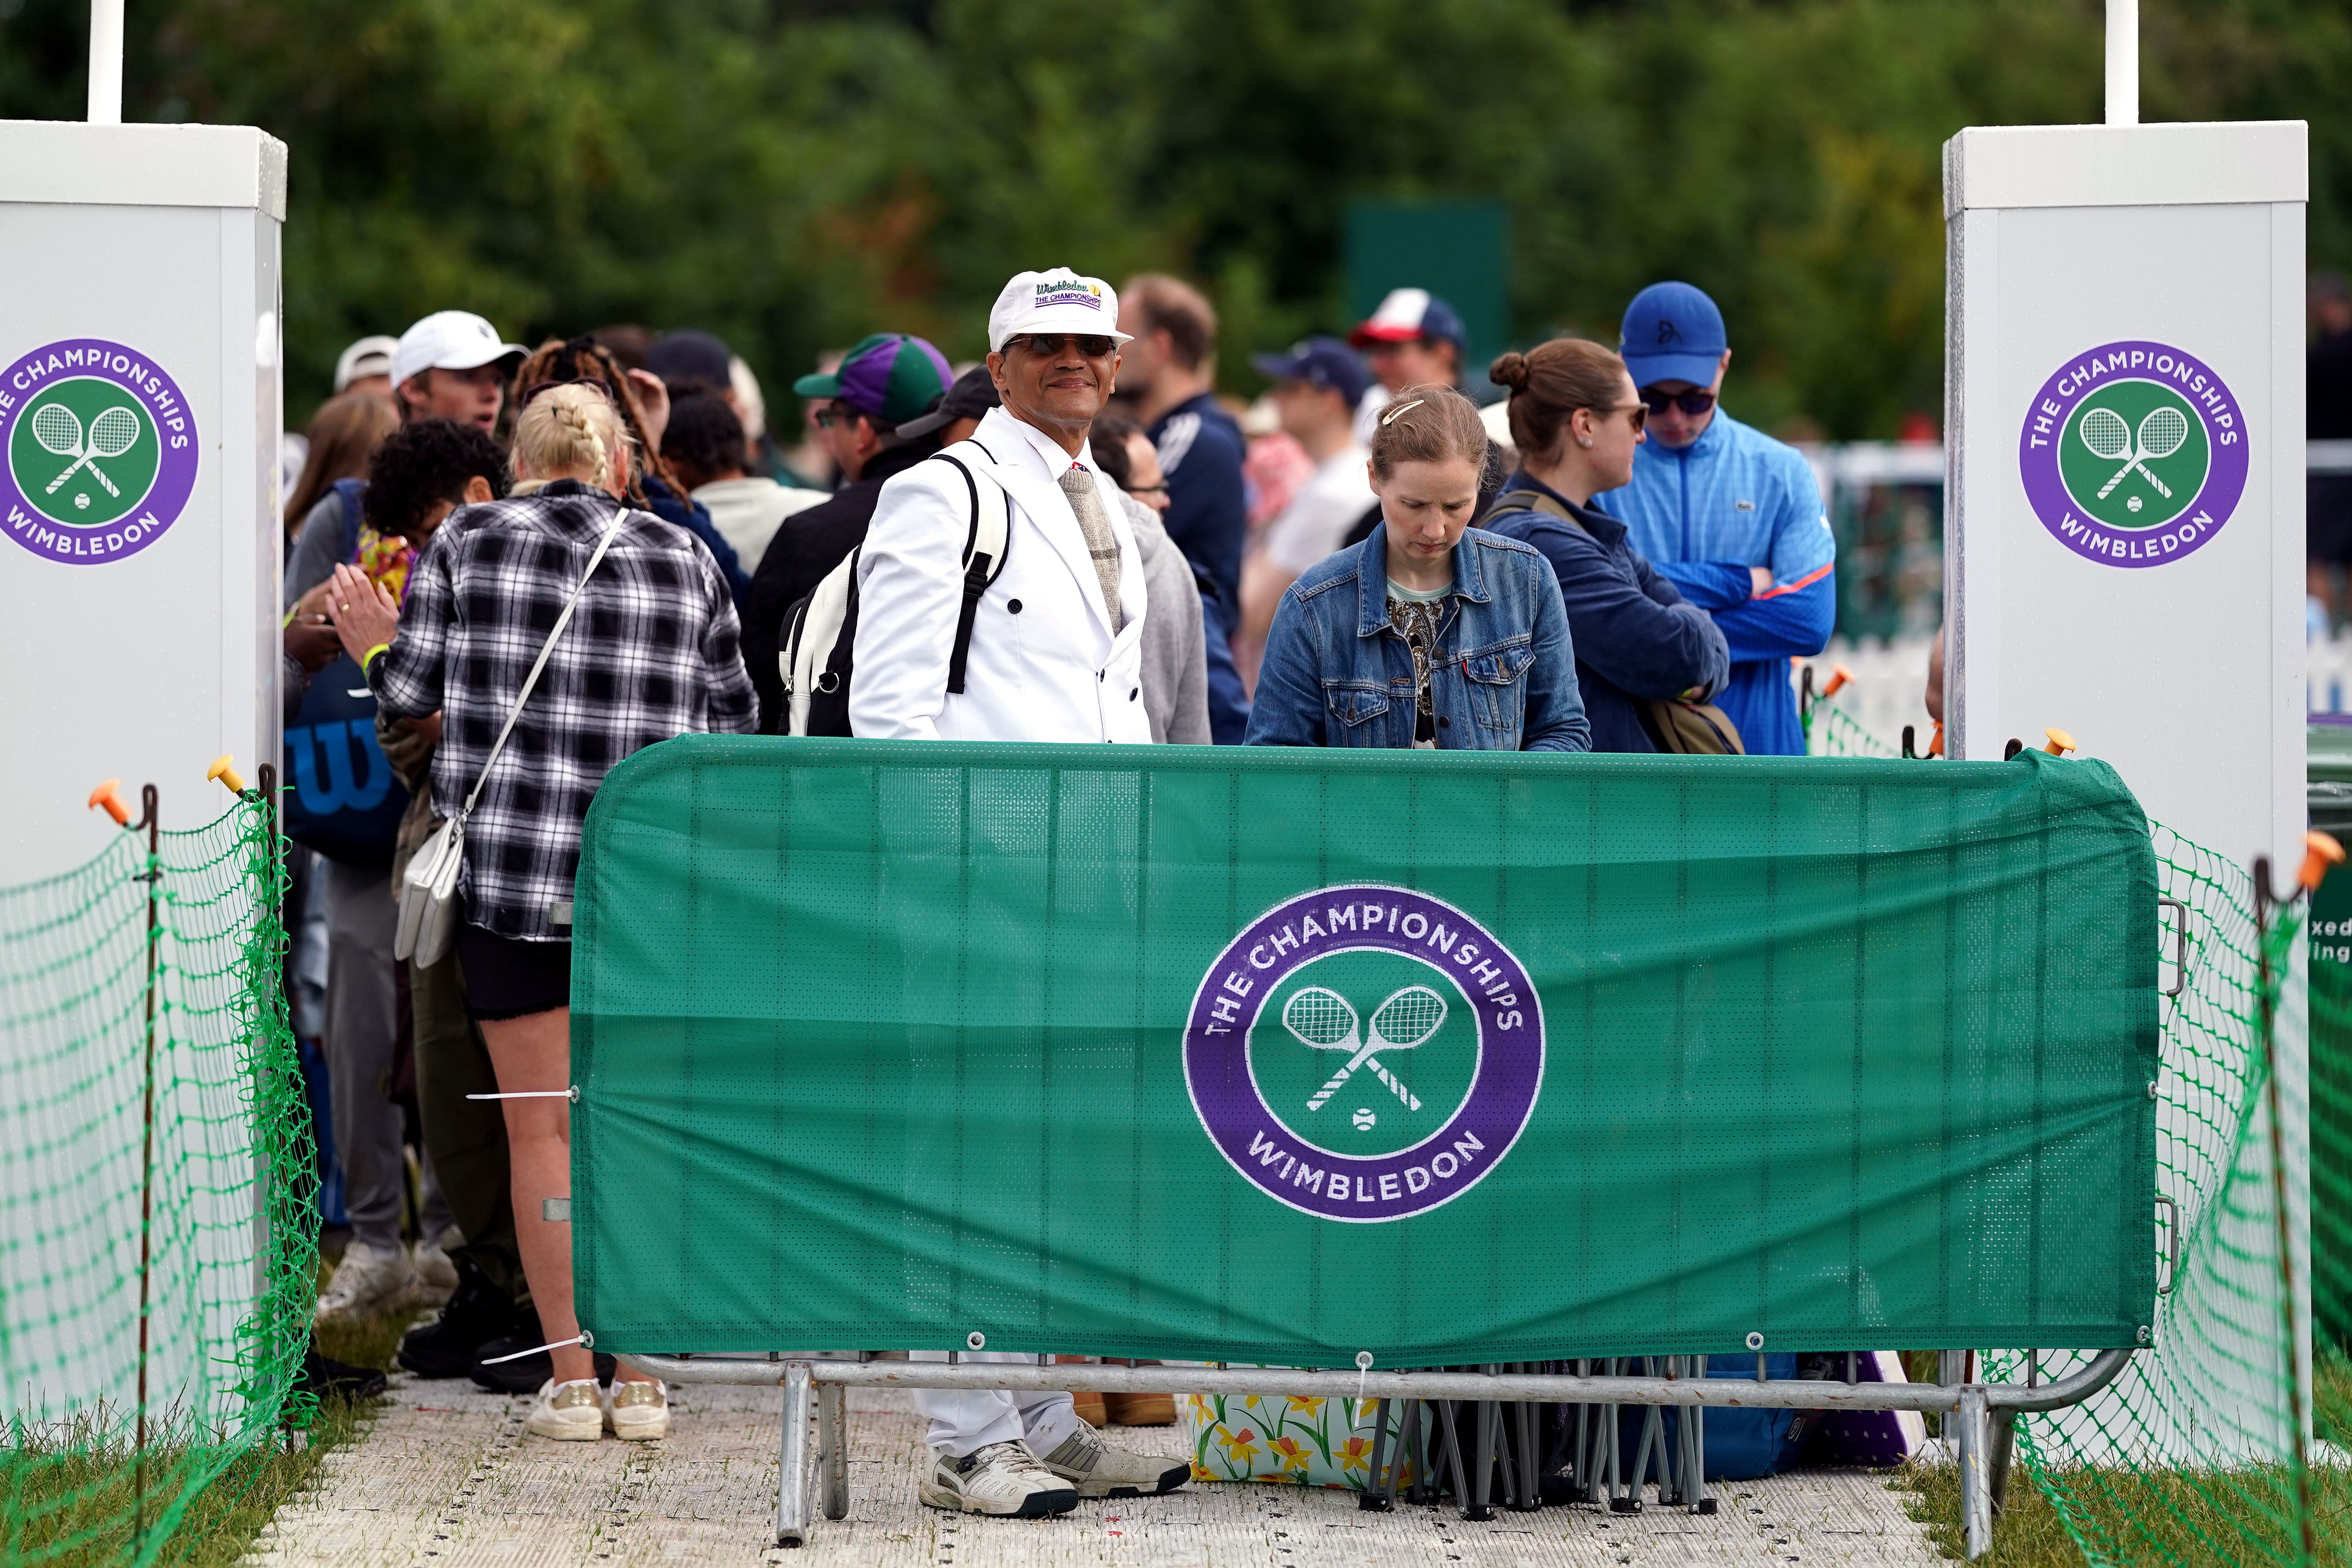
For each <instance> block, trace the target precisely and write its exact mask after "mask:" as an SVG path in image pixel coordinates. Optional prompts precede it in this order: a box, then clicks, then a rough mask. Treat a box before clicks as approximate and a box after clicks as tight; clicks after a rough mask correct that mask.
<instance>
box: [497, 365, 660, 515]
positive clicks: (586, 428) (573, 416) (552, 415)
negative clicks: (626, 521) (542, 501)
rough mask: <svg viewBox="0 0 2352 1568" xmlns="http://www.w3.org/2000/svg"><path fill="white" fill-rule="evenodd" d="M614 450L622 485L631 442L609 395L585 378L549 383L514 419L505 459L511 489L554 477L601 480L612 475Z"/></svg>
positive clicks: (519, 491)
mask: <svg viewBox="0 0 2352 1568" xmlns="http://www.w3.org/2000/svg"><path fill="white" fill-rule="evenodd" d="M615 452H617V453H619V454H620V455H621V459H622V482H623V486H624V488H626V486H627V483H628V479H629V470H630V468H631V466H632V465H631V462H630V458H632V456H633V452H632V443H631V442H630V440H629V433H628V431H627V429H626V428H625V426H623V425H622V423H621V416H620V413H619V411H618V410H616V409H615V408H614V406H613V402H612V399H610V398H608V397H606V396H605V395H604V393H603V391H602V390H600V389H599V388H597V387H595V386H593V385H589V384H585V383H576V384H568V385H563V386H551V387H549V388H548V389H547V390H546V391H545V392H542V393H541V394H540V395H538V396H537V397H534V398H532V399H531V400H530V406H529V407H527V408H525V409H524V410H523V411H522V417H521V418H520V419H518V420H516V421H515V433H514V450H513V454H512V457H511V459H510V461H511V464H512V467H513V470H514V475H515V479H516V480H517V481H518V482H517V483H516V485H515V487H514V489H513V491H512V492H511V493H513V494H515V495H529V494H530V493H531V491H533V490H536V489H540V488H541V487H542V486H544V485H547V484H549V483H551V482H552V481H553V480H556V479H579V480H582V481H583V482H584V483H587V484H592V485H602V484H604V481H605V480H606V479H608V478H609V477H610V475H611V468H612V462H613V455H614V453H615ZM525 474H528V475H530V478H528V479H525V478H524V475H525Z"/></svg>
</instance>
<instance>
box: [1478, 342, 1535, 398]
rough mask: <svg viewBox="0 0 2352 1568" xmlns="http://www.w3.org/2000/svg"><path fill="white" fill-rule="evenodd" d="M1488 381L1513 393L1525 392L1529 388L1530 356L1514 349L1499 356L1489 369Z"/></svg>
mask: <svg viewBox="0 0 2352 1568" xmlns="http://www.w3.org/2000/svg"><path fill="white" fill-rule="evenodd" d="M1486 379H1487V380H1488V381H1491V382H1493V383H1494V384H1496V386H1507V387H1509V388H1510V389H1511V390H1512V391H1513V392H1524V391H1526V390H1527V386H1528V356H1527V355H1525V354H1523V353H1519V352H1518V351H1517V350H1516V349H1514V350H1512V351H1511V352H1509V353H1503V354H1497V355H1496V357H1495V363H1493V364H1492V365H1490V366H1488V367H1487V370H1486Z"/></svg>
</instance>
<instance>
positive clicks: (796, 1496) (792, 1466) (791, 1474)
mask: <svg viewBox="0 0 2352 1568" xmlns="http://www.w3.org/2000/svg"><path fill="white" fill-rule="evenodd" d="M810 1392H811V1385H810V1380H809V1364H808V1363H806V1362H804V1361H803V1362H789V1363H785V1366H784V1436H783V1448H782V1454H781V1455H780V1456H779V1460H780V1464H779V1468H780V1470H781V1472H782V1473H781V1474H780V1475H779V1476H778V1477H777V1479H776V1544H777V1545H779V1546H805V1545H807V1544H808V1538H809V1506H808V1505H809V1436H808V1429H809V1403H810Z"/></svg>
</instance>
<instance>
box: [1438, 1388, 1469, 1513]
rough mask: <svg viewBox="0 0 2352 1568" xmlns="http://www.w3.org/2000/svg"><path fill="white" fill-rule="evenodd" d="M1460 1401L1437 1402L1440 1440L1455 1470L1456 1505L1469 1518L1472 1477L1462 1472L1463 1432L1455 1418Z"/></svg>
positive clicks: (1448, 1462)
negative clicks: (1455, 1407)
mask: <svg viewBox="0 0 2352 1568" xmlns="http://www.w3.org/2000/svg"><path fill="white" fill-rule="evenodd" d="M1458 1403H1460V1402H1459V1401H1456V1400H1452V1399H1440V1400H1438V1401H1436V1402H1435V1404H1436V1407H1437V1425H1438V1429H1439V1436H1440V1440H1441V1441H1443V1442H1444V1445H1445V1459H1446V1462H1447V1464H1448V1465H1449V1466H1450V1467H1451V1468H1452V1469H1453V1471H1454V1507H1456V1508H1458V1509H1460V1510H1463V1514H1462V1517H1463V1518H1465V1519H1467V1518H1469V1517H1470V1513H1469V1510H1470V1478H1469V1477H1467V1476H1465V1475H1464V1474H1463V1473H1462V1432H1461V1428H1460V1426H1459V1425H1458V1424H1457V1423H1456V1421H1455V1420H1454V1415H1455V1409H1454V1406H1455V1405H1457V1404H1458Z"/></svg>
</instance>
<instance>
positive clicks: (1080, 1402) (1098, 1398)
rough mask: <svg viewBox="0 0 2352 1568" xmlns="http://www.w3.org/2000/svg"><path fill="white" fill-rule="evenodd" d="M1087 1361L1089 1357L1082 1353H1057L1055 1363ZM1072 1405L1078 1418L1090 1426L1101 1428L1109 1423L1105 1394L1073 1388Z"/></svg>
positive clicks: (1065, 1363)
mask: <svg viewBox="0 0 2352 1568" xmlns="http://www.w3.org/2000/svg"><path fill="white" fill-rule="evenodd" d="M1086 1361H1087V1358H1086V1357H1085V1356H1082V1355H1057V1356H1055V1358H1054V1362H1055V1364H1056V1365H1058V1366H1072V1365H1078V1366H1083V1365H1084V1364H1086ZM1070 1406H1071V1408H1072V1409H1074V1410H1076V1412H1077V1414H1078V1419H1079V1420H1081V1421H1083V1422H1085V1423H1086V1424H1087V1426H1094V1427H1097V1428H1099V1427H1102V1426H1108V1424H1109V1421H1110V1417H1109V1415H1108V1414H1107V1413H1106V1412H1105V1410H1104V1408H1103V1396H1102V1395H1101V1394H1085V1393H1080V1392H1077V1391H1076V1390H1073V1391H1072V1392H1071V1394H1070Z"/></svg>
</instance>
